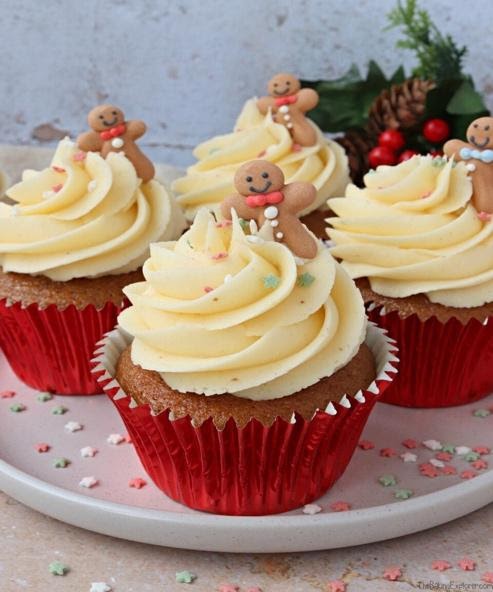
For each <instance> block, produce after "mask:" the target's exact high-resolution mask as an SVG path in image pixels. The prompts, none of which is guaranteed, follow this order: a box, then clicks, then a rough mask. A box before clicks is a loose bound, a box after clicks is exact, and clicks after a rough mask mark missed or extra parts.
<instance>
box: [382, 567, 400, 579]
mask: <svg viewBox="0 0 493 592" xmlns="http://www.w3.org/2000/svg"><path fill="white" fill-rule="evenodd" d="M383 577H384V578H385V579H386V580H390V581H391V582H395V581H396V580H398V579H399V578H401V577H402V570H401V568H400V567H397V566H392V567H387V568H386V569H385V570H384V572H383Z"/></svg>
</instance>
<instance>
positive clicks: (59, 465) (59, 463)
mask: <svg viewBox="0 0 493 592" xmlns="http://www.w3.org/2000/svg"><path fill="white" fill-rule="evenodd" d="M69 464H70V461H69V460H68V458H56V459H55V460H54V461H53V466H54V467H55V469H66V468H67V467H68V466H69Z"/></svg>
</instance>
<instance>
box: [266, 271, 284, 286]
mask: <svg viewBox="0 0 493 592" xmlns="http://www.w3.org/2000/svg"><path fill="white" fill-rule="evenodd" d="M262 281H263V282H264V287H265V288H277V286H279V284H280V283H281V280H280V279H279V278H278V277H277V276H276V275H273V274H272V273H271V274H269V275H266V276H265V277H263V278H262Z"/></svg>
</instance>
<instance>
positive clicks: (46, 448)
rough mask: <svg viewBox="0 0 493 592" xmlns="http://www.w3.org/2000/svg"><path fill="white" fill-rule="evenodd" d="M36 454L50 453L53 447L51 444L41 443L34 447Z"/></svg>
mask: <svg viewBox="0 0 493 592" xmlns="http://www.w3.org/2000/svg"><path fill="white" fill-rule="evenodd" d="M34 448H35V450H36V452H39V453H43V452H48V451H49V450H50V448H51V446H50V445H49V444H46V442H40V443H39V444H36V445H35V446H34Z"/></svg>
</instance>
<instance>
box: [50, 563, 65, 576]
mask: <svg viewBox="0 0 493 592" xmlns="http://www.w3.org/2000/svg"><path fill="white" fill-rule="evenodd" d="M48 569H49V570H50V574H53V575H54V576H64V575H65V574H67V573H68V572H69V571H70V567H69V566H68V565H65V564H64V563H61V562H60V561H53V563H50V565H49V566H48Z"/></svg>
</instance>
